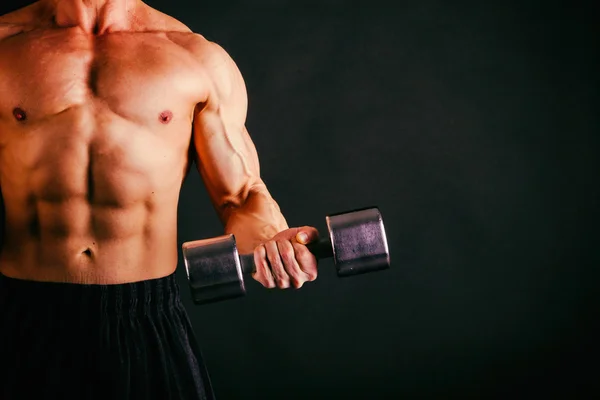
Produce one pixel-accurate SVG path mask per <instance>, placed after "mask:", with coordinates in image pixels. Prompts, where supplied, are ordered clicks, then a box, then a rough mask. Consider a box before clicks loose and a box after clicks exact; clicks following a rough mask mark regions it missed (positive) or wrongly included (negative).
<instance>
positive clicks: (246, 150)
mask: <svg viewBox="0 0 600 400" xmlns="http://www.w3.org/2000/svg"><path fill="white" fill-rule="evenodd" d="M246 109H247V97H246V91H245V85H244V82H243V79H242V76H241V74H240V72H239V70H238V68H237V67H236V65H235V63H234V62H233V61H232V59H231V58H230V57H229V56H228V54H227V53H226V52H225V51H224V50H223V49H222V48H221V47H219V46H218V45H217V44H215V43H212V42H209V41H207V40H206V39H204V38H203V37H202V36H200V35H198V34H194V33H192V32H191V31H190V30H189V29H188V28H187V27H185V26H184V25H183V24H181V23H180V22H178V21H176V20H174V19H173V18H171V17H169V16H167V15H165V14H162V13H160V12H158V11H157V10H154V9H152V8H151V7H149V6H147V5H146V4H144V3H143V2H141V1H134V0H127V1H126V0H85V1H84V0H43V1H39V2H37V3H34V4H33V5H31V6H28V7H26V8H23V9H20V10H18V11H16V12H14V13H11V14H7V15H4V16H1V17H0V191H1V194H2V198H3V203H4V204H3V207H2V202H1V201H0V207H1V208H0V210H1V211H2V212H0V216H1V215H4V220H2V219H1V217H0V223H1V225H0V226H3V228H4V230H3V231H4V235H2V234H1V233H0V245H1V251H0V272H1V273H2V274H4V275H6V276H10V277H15V278H21V279H30V280H38V281H56V282H73V283H109V284H116V283H125V282H134V281H139V280H145V279H152V278H158V277H163V276H166V275H168V274H170V273H172V272H173V271H174V270H175V268H176V265H177V250H178V248H177V204H178V199H179V191H180V188H181V185H182V182H183V180H184V178H185V176H186V174H187V173H188V171H189V169H190V166H191V164H192V162H193V161H195V163H196V165H197V168H198V171H199V172H200V174H201V176H202V178H203V181H204V184H205V185H206V188H207V191H208V193H209V195H210V198H211V201H212V203H213V205H214V207H215V210H216V211H217V214H218V215H219V217H220V218H221V221H222V222H223V225H224V227H225V232H227V233H233V234H235V236H236V240H237V243H238V247H239V250H240V252H241V253H248V252H252V251H254V254H255V260H256V263H257V273H256V274H255V279H256V280H258V281H259V282H261V283H262V284H263V285H264V286H266V287H274V286H278V287H281V288H285V287H289V286H294V287H300V286H302V284H303V283H304V282H306V281H311V280H314V279H315V278H316V260H315V259H314V257H313V256H312V255H311V254H310V253H309V252H308V250H307V249H306V247H305V246H304V245H303V244H302V243H303V242H302V240H300V236H299V234H300V233H301V232H304V233H306V234H307V235H308V238H307V239H306V241H305V242H304V243H308V242H309V241H312V240H315V239H316V237H317V233H316V230H315V229H314V228H311V227H303V228H292V229H289V228H288V226H287V223H286V221H285V218H284V217H283V215H282V214H281V211H280V209H279V207H278V205H277V203H276V202H275V201H274V200H273V198H272V196H271V195H270V194H269V192H268V190H267V188H266V186H265V184H264V182H263V181H262V179H261V178H260V171H259V163H258V157H257V154H256V150H255V147H254V145H253V143H252V141H251V139H250V136H249V135H248V132H247V131H246V128H245V118H246ZM0 232H2V230H0Z"/></svg>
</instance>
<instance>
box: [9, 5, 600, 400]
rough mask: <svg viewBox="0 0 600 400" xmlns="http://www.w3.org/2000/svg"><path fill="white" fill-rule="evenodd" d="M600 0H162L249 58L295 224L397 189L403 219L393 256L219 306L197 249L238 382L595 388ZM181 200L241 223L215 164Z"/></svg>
mask: <svg viewBox="0 0 600 400" xmlns="http://www.w3.org/2000/svg"><path fill="white" fill-rule="evenodd" d="M450 3H452V4H450ZM591 3H592V2H589V4H585V3H583V2H562V3H556V2H555V3H552V4H547V2H516V1H515V2H493V3H492V2H484V1H481V2H472V3H465V2H461V3H460V4H459V3H456V2H442V1H431V0H423V1H412V2H397V3H393V6H392V5H390V4H392V3H390V4H387V3H384V2H381V1H366V2H353V1H320V2H317V1H283V0H279V1H276V0H272V1H266V0H263V1H227V2H216V3H215V2H207V1H191V0H152V1H148V4H150V5H152V6H154V7H156V8H158V9H159V10H161V11H163V12H165V13H167V14H170V15H173V16H174V17H176V18H178V19H180V20H181V21H183V22H184V23H186V24H187V25H188V26H189V27H190V28H192V29H193V30H194V31H196V32H199V33H202V34H203V35H205V36H206V37H207V38H208V39H210V40H213V41H215V42H217V43H219V44H221V45H222V46H223V47H224V48H225V49H226V50H227V51H228V52H229V54H230V55H231V56H232V57H233V58H234V60H235V61H236V62H237V64H238V66H239V68H240V70H241V71H242V74H243V75H244V77H245V80H246V84H247V88H248V95H249V112H248V121H247V126H248V129H249V131H250V134H251V135H252V137H253V139H254V142H255V144H256V147H257V149H258V153H259V156H260V159H261V165H262V176H263V178H264V180H265V181H266V183H267V185H268V187H269V188H270V190H271V192H272V194H273V196H274V197H275V198H276V200H277V201H278V202H279V204H280V206H281V208H282V210H283V212H284V214H285V215H286V217H287V219H288V222H289V223H290V225H305V224H309V225H316V226H317V227H318V228H320V229H321V230H322V229H324V225H325V224H324V223H325V220H324V216H325V215H326V214H327V213H332V212H337V211H343V210H347V209H352V208H357V207H362V206H368V205H378V206H379V207H380V209H381V211H382V213H383V216H384V219H385V223H386V228H387V231H388V238H389V247H390V250H391V256H392V269H391V270H388V271H384V272H381V273H376V274H371V275H364V276H360V277H354V278H348V279H344V280H340V279H338V278H337V277H336V276H335V273H334V269H333V264H332V262H331V261H330V260H326V261H323V262H321V263H320V276H319V279H317V281H316V282H315V283H313V284H308V285H306V286H305V287H304V288H303V289H301V290H300V291H294V290H288V291H278V290H272V291H269V290H266V289H263V288H261V287H260V286H259V285H258V284H257V283H255V282H252V283H250V284H248V295H247V296H246V297H245V298H243V299H238V300H232V301H229V302H223V303H219V304H214V305H209V306H202V307H196V306H194V305H192V303H191V300H190V295H189V292H188V291H187V286H186V282H185V273H184V270H183V268H182V263H181V260H180V268H179V270H178V276H179V278H180V282H181V285H182V287H183V289H184V290H183V294H184V300H185V302H186V305H187V306H188V309H189V312H190V316H191V319H192V321H193V324H194V327H195V329H196V331H197V335H198V339H199V341H200V345H201V347H202V349H203V352H204V355H205V358H206V362H207V365H208V368H209V371H210V373H211V376H212V381H213V384H214V387H215V392H216V394H217V397H218V398H219V399H221V400H226V399H267V398H268V399H271V398H273V399H297V398H298V399H299V398H303V399H308V398H315V399H322V398H323V399H325V398H330V399H334V398H335V399H337V398H348V399H388V398H389V399H392V398H394V399H396V398H410V399H413V398H444V399H445V398H465V397H470V396H472V395H475V396H477V397H479V398H503V399H509V398H510V399H514V398H527V399H532V398H538V396H542V395H544V396H546V395H551V397H554V396H556V397H558V398H565V399H567V398H568V399H573V398H588V397H589V398H592V397H593V396H592V395H591V394H589V395H585V394H584V390H594V389H597V387H596V386H595V385H597V383H596V381H597V379H598V376H599V375H598V374H599V368H598V361H597V354H598V352H597V350H598V346H597V345H596V340H597V338H598V337H599V336H598V333H599V331H598V329H596V325H597V321H598V314H599V313H598V311H599V307H598V306H599V304H600V301H599V300H600V299H599V297H600V296H598V280H597V277H598V273H597V272H596V269H597V268H598V266H599V265H600V262H599V261H600V260H599V257H598V250H597V247H598V242H599V240H598V239H599V236H600V235H599V234H598V229H597V226H598V225H597V221H598V200H599V190H598V171H600V168H599V167H600V166H599V165H598V164H600V163H599V161H598V156H597V147H598V144H599V143H598V142H599V139H598V134H599V133H600V129H599V123H598V122H599V110H598V103H599V102H598V97H599V78H598V72H597V71H598V62H597V59H598V56H599V54H598V53H599V43H598V37H599V35H598V29H596V25H597V24H598V22H597V21H598V17H599V16H600V13H598V7H597V6H592V5H591ZM15 4H16V3H15ZM386 4H387V5H386ZM179 216H180V228H179V240H180V242H184V241H189V240H194V239H199V238H205V237H211V236H216V235H219V234H221V233H222V227H221V226H220V224H219V222H218V220H217V217H216V215H215V213H214V211H213V210H212V208H211V206H210V203H209V201H208V198H207V195H206V192H205V190H204V188H203V186H202V182H201V180H200V178H199V176H198V174H197V173H196V172H195V170H192V173H191V175H190V177H189V178H188V179H187V181H186V182H185V184H184V187H183V191H182V195H181V201H180V206H179Z"/></svg>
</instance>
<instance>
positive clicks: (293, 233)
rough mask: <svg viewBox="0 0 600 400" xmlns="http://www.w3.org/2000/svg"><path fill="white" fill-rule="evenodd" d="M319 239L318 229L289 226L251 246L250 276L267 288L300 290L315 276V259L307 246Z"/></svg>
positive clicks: (315, 277)
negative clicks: (252, 248)
mask: <svg viewBox="0 0 600 400" xmlns="http://www.w3.org/2000/svg"><path fill="white" fill-rule="evenodd" d="M318 238H319V232H318V231H317V229H315V228H313V227H310V226H304V227H300V228H290V229H286V230H284V231H282V232H279V233H278V234H277V235H275V236H273V238H271V240H268V241H266V242H265V243H262V244H261V245H259V246H257V247H256V248H255V249H254V264H255V265H256V272H254V273H253V274H252V277H253V278H254V279H255V280H257V281H258V282H260V283H261V284H262V285H263V286H264V287H266V288H274V287H278V288H280V289H287V288H289V287H290V286H292V287H294V288H296V289H299V288H301V287H302V285H304V283H305V282H312V281H314V280H315V279H317V259H316V258H315V256H314V255H313V254H312V253H311V252H310V251H309V250H308V248H307V247H306V245H307V244H309V243H312V242H314V241H316V240H318Z"/></svg>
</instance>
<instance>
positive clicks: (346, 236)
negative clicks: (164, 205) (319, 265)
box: [182, 207, 390, 305]
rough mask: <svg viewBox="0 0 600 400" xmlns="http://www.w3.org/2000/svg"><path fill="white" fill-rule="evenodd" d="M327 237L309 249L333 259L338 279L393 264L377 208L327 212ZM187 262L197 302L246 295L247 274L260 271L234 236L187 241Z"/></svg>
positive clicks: (185, 250) (309, 246)
mask: <svg viewBox="0 0 600 400" xmlns="http://www.w3.org/2000/svg"><path fill="white" fill-rule="evenodd" d="M325 220H326V222H327V230H328V235H327V236H326V237H324V238H322V239H320V240H319V241H317V242H313V243H309V244H308V245H307V248H308V249H309V250H310V252H311V253H313V254H314V255H315V257H316V258H317V259H323V258H329V257H333V260H334V265H335V267H336V270H337V275H338V276H339V277H348V276H353V275H359V274H363V273H367V272H374V271H380V270H383V269H387V268H389V267H390V254H389V250H388V244H387V239H386V235H385V228H384V226H383V219H382V217H381V213H380V211H379V209H378V208H377V207H370V208H363V209H359V210H353V211H348V212H343V213H337V214H332V215H328V216H327V217H326V218H325ZM182 250H183V260H184V263H185V269H186V273H187V278H188V282H189V285H190V289H191V292H192V300H193V301H194V303H195V304H198V305H199V304H206V303H212V302H215V301H220V300H225V299H231V298H235V297H240V296H243V295H245V294H246V287H245V285H244V275H248V274H252V273H253V272H255V271H256V267H255V265H254V255H253V254H252V253H250V254H242V255H240V254H239V253H238V250H237V246H236V242H235V237H234V235H232V234H228V235H222V236H218V237H214V238H210V239H202V240H195V241H192V242H185V243H183V245H182Z"/></svg>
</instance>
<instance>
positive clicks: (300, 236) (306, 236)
mask: <svg viewBox="0 0 600 400" xmlns="http://www.w3.org/2000/svg"><path fill="white" fill-rule="evenodd" d="M318 238H319V231H317V229H316V228H313V227H312V226H303V227H302V228H299V229H298V233H296V241H297V242H298V243H300V244H308V243H311V242H314V241H315V240H317V239H318Z"/></svg>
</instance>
